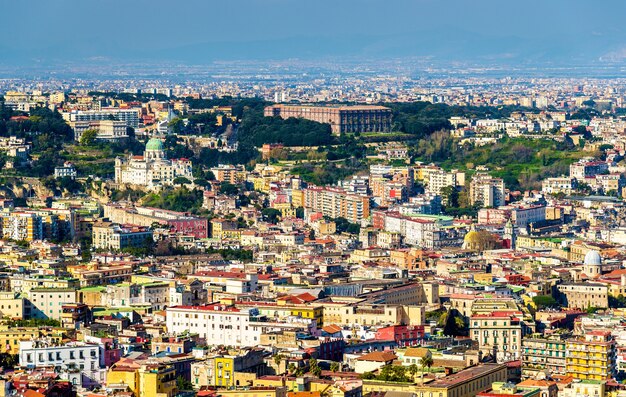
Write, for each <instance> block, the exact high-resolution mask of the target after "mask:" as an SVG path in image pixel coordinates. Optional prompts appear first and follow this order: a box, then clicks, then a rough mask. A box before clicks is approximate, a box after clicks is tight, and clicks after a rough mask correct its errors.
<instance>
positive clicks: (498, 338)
mask: <svg viewBox="0 0 626 397" xmlns="http://www.w3.org/2000/svg"><path fill="white" fill-rule="evenodd" d="M521 317H522V313H521V312H515V311H513V312H509V311H502V312H499V311H494V312H492V313H490V314H475V315H473V316H471V317H470V337H471V338H472V339H473V340H475V341H476V342H478V348H479V349H480V350H481V351H482V352H483V354H485V355H486V354H492V355H493V356H495V357H496V359H497V360H498V362H505V361H511V360H519V359H521V358H522V336H523V333H522V318H521Z"/></svg>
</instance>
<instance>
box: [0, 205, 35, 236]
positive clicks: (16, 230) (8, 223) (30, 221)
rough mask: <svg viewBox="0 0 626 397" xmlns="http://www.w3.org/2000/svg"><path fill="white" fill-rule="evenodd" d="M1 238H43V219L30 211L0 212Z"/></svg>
mask: <svg viewBox="0 0 626 397" xmlns="http://www.w3.org/2000/svg"><path fill="white" fill-rule="evenodd" d="M0 217H1V218H2V238H3V239H7V240H16V241H33V240H41V239H43V220H42V219H41V216H39V215H37V214H35V213H32V212H18V211H15V212H9V213H2V214H1V215H0Z"/></svg>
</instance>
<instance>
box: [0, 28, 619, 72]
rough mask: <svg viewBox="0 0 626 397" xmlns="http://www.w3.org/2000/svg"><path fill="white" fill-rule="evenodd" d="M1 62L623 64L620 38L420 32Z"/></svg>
mask: <svg viewBox="0 0 626 397" xmlns="http://www.w3.org/2000/svg"><path fill="white" fill-rule="evenodd" d="M0 53H2V57H1V58H0V64H3V65H16V66H32V65H41V66H44V67H45V65H50V67H54V65H55V64H58V63H62V64H67V63H68V62H69V63H82V62H96V63H97V62H99V61H106V62H108V63H110V62H147V63H152V62H181V63H187V64H195V65H198V64H205V63H211V62H215V61H220V60H270V59H293V58H297V59H304V60H315V59H322V58H335V59H341V58H352V59H367V60H381V59H388V58H405V57H430V58H431V59H432V60H433V61H436V62H444V63H445V62H471V63H475V64H484V65H491V64H500V65H502V64H505V65H506V64H511V65H519V66H524V65H535V66H537V65H562V66H572V65H578V64H580V65H589V64H593V63H599V64H603V63H622V62H624V61H625V60H626V44H624V43H623V42H622V41H621V40H619V38H618V37H607V36H605V35H593V34H591V35H588V36H586V37H584V39H581V38H580V37H571V38H570V37H568V36H566V35H563V36H561V37H558V38H551V39H549V38H546V39H528V38H520V37H516V36H506V35H503V36H498V37H495V36H489V35H481V34H476V33H470V32H468V31H465V30H463V29H460V28H459V29H453V30H450V29H447V30H442V31H419V30H416V31H415V32H414V33H411V34H403V35H397V34H396V35H388V34H385V33H384V32H382V33H376V34H371V35H368V36H366V35H353V36H345V37H326V36H316V37H311V36H301V37H290V38H283V39H275V40H254V39H251V40H247V41H241V40H240V41H228V40H222V41H206V42H202V41H198V42H195V43H189V44H185V43H181V44H180V45H176V46H170V47H165V46H160V45H159V43H158V42H150V41H143V42H138V41H134V40H128V38H127V37H125V38H115V37H111V38H109V39H107V40H95V41H94V40H88V39H83V40H81V39H80V38H77V39H76V40H73V41H71V43H70V42H65V41H63V40H59V41H57V42H55V44H53V45H49V46H46V47H40V48H33V49H23V48H10V47H8V46H6V45H5V48H0Z"/></svg>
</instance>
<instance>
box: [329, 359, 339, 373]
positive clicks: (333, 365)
mask: <svg viewBox="0 0 626 397" xmlns="http://www.w3.org/2000/svg"><path fill="white" fill-rule="evenodd" d="M330 370H331V371H332V372H339V371H340V370H341V365H339V363H338V362H336V361H333V362H332V363H330Z"/></svg>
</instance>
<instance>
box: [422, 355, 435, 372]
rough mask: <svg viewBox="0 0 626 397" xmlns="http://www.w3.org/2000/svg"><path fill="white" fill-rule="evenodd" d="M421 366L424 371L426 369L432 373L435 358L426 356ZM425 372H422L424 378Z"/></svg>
mask: <svg viewBox="0 0 626 397" xmlns="http://www.w3.org/2000/svg"><path fill="white" fill-rule="evenodd" d="M420 366H421V367H422V369H423V368H424V367H426V368H428V372H430V367H432V366H433V358H432V357H430V356H424V357H422V358H421V359H420ZM423 375H424V374H423V372H422V376H423Z"/></svg>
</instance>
